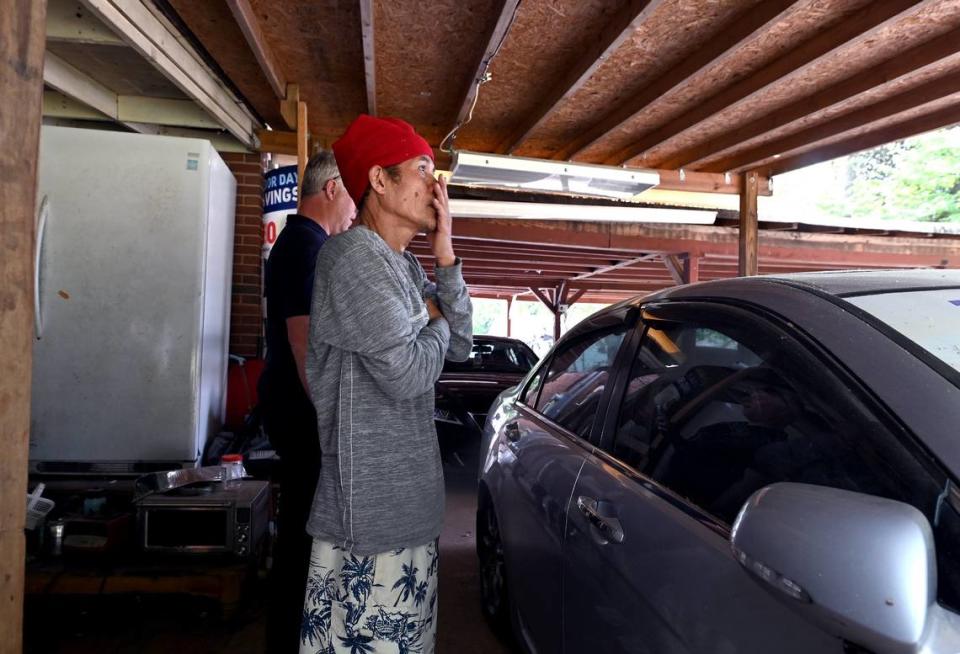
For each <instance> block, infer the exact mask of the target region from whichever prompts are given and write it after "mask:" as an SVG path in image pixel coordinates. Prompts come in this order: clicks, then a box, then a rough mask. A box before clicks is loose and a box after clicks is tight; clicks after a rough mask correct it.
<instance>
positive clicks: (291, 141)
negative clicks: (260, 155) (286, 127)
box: [257, 129, 297, 157]
mask: <svg viewBox="0 0 960 654" xmlns="http://www.w3.org/2000/svg"><path fill="white" fill-rule="evenodd" d="M257 139H258V140H259V142H260V147H258V148H257V150H258V151H259V152H269V153H271V154H289V155H291V156H294V157H295V156H297V133H296V132H282V131H278V130H275V129H258V130H257Z"/></svg>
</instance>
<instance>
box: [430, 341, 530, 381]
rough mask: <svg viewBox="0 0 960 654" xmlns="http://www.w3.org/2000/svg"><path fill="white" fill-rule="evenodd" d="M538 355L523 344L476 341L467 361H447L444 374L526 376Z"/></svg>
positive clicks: (444, 365)
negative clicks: (495, 373)
mask: <svg viewBox="0 0 960 654" xmlns="http://www.w3.org/2000/svg"><path fill="white" fill-rule="evenodd" d="M536 362H537V355H536V354H534V353H533V350H531V349H530V348H528V347H527V346H526V345H524V344H523V343H517V342H510V341H480V340H475V341H474V343H473V349H472V350H471V351H470V358H469V359H467V360H466V361H446V362H444V364H443V371H444V372H514V373H519V374H526V373H527V372H528V371H529V370H530V369H531V368H533V365H534V364H535V363H536Z"/></svg>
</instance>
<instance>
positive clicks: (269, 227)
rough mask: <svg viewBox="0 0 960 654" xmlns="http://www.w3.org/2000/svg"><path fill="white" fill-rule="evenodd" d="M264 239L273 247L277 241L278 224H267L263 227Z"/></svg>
mask: <svg viewBox="0 0 960 654" xmlns="http://www.w3.org/2000/svg"><path fill="white" fill-rule="evenodd" d="M263 239H264V240H265V241H266V242H267V243H269V244H270V245H273V242H274V241H276V240H277V223H273V222H271V223H267V224H266V225H264V226H263Z"/></svg>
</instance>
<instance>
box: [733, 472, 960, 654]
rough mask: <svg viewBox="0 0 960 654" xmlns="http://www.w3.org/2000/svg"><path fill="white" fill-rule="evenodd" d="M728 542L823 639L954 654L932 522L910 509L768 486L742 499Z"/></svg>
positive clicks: (889, 650)
mask: <svg viewBox="0 0 960 654" xmlns="http://www.w3.org/2000/svg"><path fill="white" fill-rule="evenodd" d="M730 541H731V545H732V547H733V553H734V556H735V557H736V558H737V560H738V561H739V562H740V564H741V565H742V566H743V567H744V568H745V569H746V570H747V572H748V573H749V574H750V575H751V576H752V577H753V578H754V579H756V580H758V581H759V582H760V583H761V584H762V585H763V586H764V587H765V588H766V589H767V590H768V591H769V592H770V593H772V594H773V595H774V596H776V597H777V598H779V599H780V600H781V601H783V602H785V603H786V604H787V605H788V606H789V607H790V608H792V609H793V610H794V611H796V612H797V613H799V614H800V615H801V616H803V617H804V618H805V619H807V620H809V621H810V622H812V623H814V624H815V625H817V626H819V627H820V628H822V629H823V630H824V631H826V632H827V633H829V634H832V635H834V636H837V637H839V638H843V639H845V640H847V641H850V642H852V643H855V644H857V645H860V646H861V647H865V648H867V649H869V650H870V651H873V652H876V653H877V654H900V653H912V652H920V651H921V650H922V651H925V652H926V651H930V652H934V651H936V652H940V651H957V649H956V648H957V646H958V644H960V616H957V615H956V614H954V613H952V612H950V611H947V610H945V609H943V608H941V607H940V606H939V605H938V604H937V603H936V596H937V559H936V555H935V551H934V542H933V534H932V532H931V530H930V524H929V523H928V522H927V519H926V518H925V517H924V515H923V514H922V513H921V512H920V511H918V510H917V509H915V508H914V507H912V506H910V505H908V504H904V503H902V502H895V501H893V500H887V499H883V498H879V497H874V496H871V495H864V494H861V493H853V492H850V491H844V490H838V489H834V488H827V487H823V486H811V485H807V484H793V483H780V484H774V485H772V486H767V487H765V488H762V489H760V490H759V491H757V492H756V493H754V494H753V495H752V496H751V497H750V498H749V499H748V500H747V502H746V503H745V504H744V506H743V508H742V509H741V510H740V514H739V515H738V516H737V519H736V522H735V523H734V525H733V531H732V533H731V536H730ZM942 647H946V648H949V649H941V648H942Z"/></svg>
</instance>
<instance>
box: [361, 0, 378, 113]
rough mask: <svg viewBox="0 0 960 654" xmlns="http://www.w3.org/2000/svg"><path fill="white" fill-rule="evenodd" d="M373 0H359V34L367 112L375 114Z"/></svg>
mask: <svg viewBox="0 0 960 654" xmlns="http://www.w3.org/2000/svg"><path fill="white" fill-rule="evenodd" d="M373 14H374V12H373V0H360V35H361V39H362V40H363V74H364V77H365V79H366V86H367V113H368V114H370V115H371V116H376V115H377V65H376V53H375V51H374V38H373V35H374V25H373Z"/></svg>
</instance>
